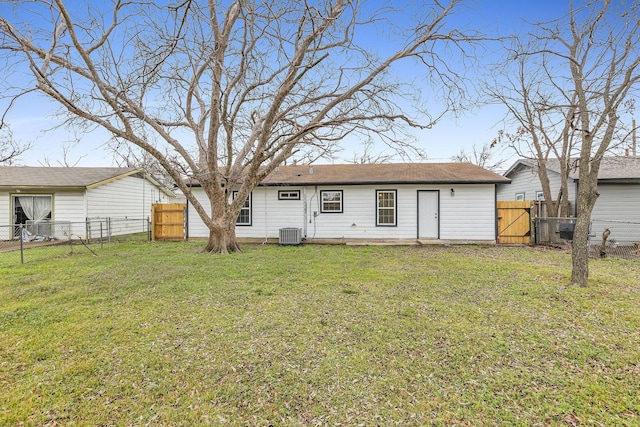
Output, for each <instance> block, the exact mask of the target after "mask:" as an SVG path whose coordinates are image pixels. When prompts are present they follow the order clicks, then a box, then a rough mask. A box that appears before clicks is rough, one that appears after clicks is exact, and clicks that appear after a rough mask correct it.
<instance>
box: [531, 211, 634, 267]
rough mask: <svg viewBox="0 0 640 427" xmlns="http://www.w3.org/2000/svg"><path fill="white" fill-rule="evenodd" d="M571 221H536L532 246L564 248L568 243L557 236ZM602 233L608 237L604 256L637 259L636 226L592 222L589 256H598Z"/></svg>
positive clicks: (608, 221)
mask: <svg viewBox="0 0 640 427" xmlns="http://www.w3.org/2000/svg"><path fill="white" fill-rule="evenodd" d="M575 221H576V219H575V218H540V217H538V218H536V219H535V227H536V230H535V232H536V244H539V245H568V244H569V243H570V240H568V239H563V238H562V237H561V235H560V234H561V233H560V228H561V227H562V224H575ZM605 230H609V232H610V234H609V237H608V238H607V240H606V243H605V247H604V249H605V251H604V252H605V256H617V257H622V258H628V259H632V258H640V223H638V222H628V221H612V220H602V219H594V220H592V221H591V225H590V228H589V256H592V257H600V256H601V255H600V249H601V245H602V237H603V233H604V231H605Z"/></svg>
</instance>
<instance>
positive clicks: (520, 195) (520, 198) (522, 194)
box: [516, 193, 524, 202]
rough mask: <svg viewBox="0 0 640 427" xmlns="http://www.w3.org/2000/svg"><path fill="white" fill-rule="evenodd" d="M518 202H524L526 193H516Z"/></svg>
mask: <svg viewBox="0 0 640 427" xmlns="http://www.w3.org/2000/svg"><path fill="white" fill-rule="evenodd" d="M516 201H517V202H523V201H524V193H516Z"/></svg>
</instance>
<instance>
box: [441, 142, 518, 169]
mask: <svg viewBox="0 0 640 427" xmlns="http://www.w3.org/2000/svg"><path fill="white" fill-rule="evenodd" d="M492 148H493V145H491V144H484V145H483V146H482V147H479V148H478V146H476V145H475V144H473V146H472V147H471V153H467V152H466V151H465V150H464V149H461V150H460V152H459V153H458V154H456V155H455V156H451V160H452V161H454V162H457V163H473V164H474V165H478V166H480V167H481V168H485V169H488V170H490V171H497V170H499V169H500V168H501V167H502V166H503V165H504V163H505V161H506V160H505V159H498V160H495V161H494V154H495V152H492V151H491V149H492Z"/></svg>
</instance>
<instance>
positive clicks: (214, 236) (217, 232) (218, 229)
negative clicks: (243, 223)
mask: <svg viewBox="0 0 640 427" xmlns="http://www.w3.org/2000/svg"><path fill="white" fill-rule="evenodd" d="M204 251H205V252H211V253H218V254H229V253H232V252H242V250H241V249H240V245H238V241H237V239H236V224H235V221H229V220H226V219H223V220H221V221H216V223H215V224H211V225H210V226H209V241H208V242H207V246H206V247H205V248H204Z"/></svg>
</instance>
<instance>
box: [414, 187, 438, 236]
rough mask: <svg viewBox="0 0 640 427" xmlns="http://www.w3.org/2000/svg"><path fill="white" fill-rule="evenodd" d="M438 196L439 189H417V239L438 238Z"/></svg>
mask: <svg viewBox="0 0 640 427" xmlns="http://www.w3.org/2000/svg"><path fill="white" fill-rule="evenodd" d="M439 198H440V192H439V191H436V190H433V191H418V239H439V238H440V219H439V217H440V208H439V206H438V204H439Z"/></svg>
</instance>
